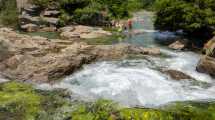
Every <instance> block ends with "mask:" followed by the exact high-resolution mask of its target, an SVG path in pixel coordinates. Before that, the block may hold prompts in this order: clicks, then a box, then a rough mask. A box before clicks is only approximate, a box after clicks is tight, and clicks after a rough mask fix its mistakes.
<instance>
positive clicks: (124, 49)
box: [0, 29, 160, 83]
mask: <svg viewBox="0 0 215 120" xmlns="http://www.w3.org/2000/svg"><path fill="white" fill-rule="evenodd" d="M0 36H1V37H0V42H1V43H2V44H4V45H7V48H6V49H5V51H4V53H5V55H8V53H10V52H11V53H13V54H11V55H9V56H6V57H5V58H4V59H2V60H1V61H0V73H1V74H2V75H3V76H5V77H7V78H10V79H15V80H20V81H33V82H37V83H41V82H54V81H55V80H57V79H60V78H62V77H64V76H66V75H69V74H72V73H73V72H75V71H76V70H77V69H79V68H80V67H82V66H83V65H84V64H88V63H91V62H95V61H97V60H112V59H120V58H125V57H128V56H130V55H131V54H141V55H148V54H151V55H158V54H160V52H159V50H158V49H156V50H155V51H154V49H153V48H142V47H138V46H133V45H129V44H116V45H87V44H86V43H81V42H77V43H76V42H71V41H65V40H57V41H54V40H48V39H47V38H43V37H38V36H35V37H31V36H28V35H23V34H17V33H16V32H13V31H10V30H9V29H0Z"/></svg>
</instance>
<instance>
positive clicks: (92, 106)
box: [72, 100, 119, 120]
mask: <svg viewBox="0 0 215 120" xmlns="http://www.w3.org/2000/svg"><path fill="white" fill-rule="evenodd" d="M118 115H119V111H118V105H117V104H115V103H113V102H111V101H108V100H98V101H96V102H95V103H89V104H84V105H81V106H80V107H79V108H78V109H77V110H75V111H74V112H73V113H72V120H112V119H113V117H117V116H118ZM113 120H114V119H113Z"/></svg>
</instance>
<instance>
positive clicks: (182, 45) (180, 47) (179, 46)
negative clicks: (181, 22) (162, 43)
mask: <svg viewBox="0 0 215 120" xmlns="http://www.w3.org/2000/svg"><path fill="white" fill-rule="evenodd" d="M186 47H187V42H186V41H185V40H177V41H176V42H174V43H172V44H170V45H169V48H171V49H174V50H183V49H185V48H186Z"/></svg>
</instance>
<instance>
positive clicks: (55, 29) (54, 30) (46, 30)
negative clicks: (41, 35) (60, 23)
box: [39, 26, 57, 32]
mask: <svg viewBox="0 0 215 120" xmlns="http://www.w3.org/2000/svg"><path fill="white" fill-rule="evenodd" d="M39 31H41V32H56V31H57V28H56V27H53V26H52V27H42V28H41V29H40V30H39Z"/></svg>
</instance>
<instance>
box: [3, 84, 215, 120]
mask: <svg viewBox="0 0 215 120" xmlns="http://www.w3.org/2000/svg"><path fill="white" fill-rule="evenodd" d="M69 98H70V93H68V92H66V91H65V90H61V89H59V90H53V91H43V90H36V89H34V88H33V87H32V86H31V85H29V84H24V83H19V82H7V83H3V84H0V120H215V102H194V101H192V102H189V101H188V102H175V103H171V104H169V105H166V106H163V107H161V108H157V109H147V108H122V106H120V105H118V104H117V103H114V102H112V101H109V100H98V101H96V102H91V103H80V102H79V101H73V102H71V101H70V99H69Z"/></svg>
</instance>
